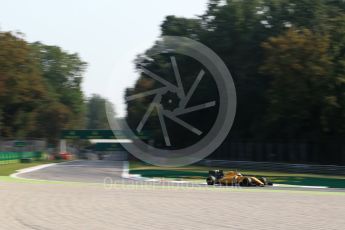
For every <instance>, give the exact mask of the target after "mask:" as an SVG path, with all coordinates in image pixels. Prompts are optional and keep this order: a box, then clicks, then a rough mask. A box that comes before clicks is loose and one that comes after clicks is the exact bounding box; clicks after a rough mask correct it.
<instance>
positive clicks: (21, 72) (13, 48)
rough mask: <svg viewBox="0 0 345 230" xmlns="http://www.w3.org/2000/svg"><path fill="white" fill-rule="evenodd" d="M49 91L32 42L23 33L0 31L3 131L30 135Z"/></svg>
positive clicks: (23, 135) (20, 135)
mask: <svg viewBox="0 0 345 230" xmlns="http://www.w3.org/2000/svg"><path fill="white" fill-rule="evenodd" d="M46 91H47V90H46V86H45V84H44V81H43V79H42V77H41V75H40V71H39V69H38V68H37V63H36V62H35V60H34V59H33V58H32V53H31V49H30V46H29V45H28V44H27V42H25V41H24V40H23V39H22V37H21V34H12V33H9V32H3V33H0V111H1V113H2V117H1V118H2V120H1V123H2V127H1V135H2V136H4V137H25V136H29V135H30V134H31V133H32V132H33V131H34V130H35V125H36V124H37V113H38V110H39V108H40V107H41V106H42V104H43V103H44V101H45V99H46V97H47V94H46Z"/></svg>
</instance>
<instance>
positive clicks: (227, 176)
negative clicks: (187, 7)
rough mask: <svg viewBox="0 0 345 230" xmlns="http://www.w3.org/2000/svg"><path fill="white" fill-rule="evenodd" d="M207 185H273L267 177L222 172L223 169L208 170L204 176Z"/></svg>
mask: <svg viewBox="0 0 345 230" xmlns="http://www.w3.org/2000/svg"><path fill="white" fill-rule="evenodd" d="M206 182H207V184H208V185H215V184H219V185H239V186H247V187H249V186H261V187H263V186H266V185H273V183H272V182H270V181H268V180H267V178H265V177H261V178H257V177H254V176H244V175H242V174H241V173H239V172H237V171H229V172H226V173H224V172H223V170H213V171H209V172H208V177H207V178H206Z"/></svg>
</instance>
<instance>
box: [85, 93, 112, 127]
mask: <svg viewBox="0 0 345 230" xmlns="http://www.w3.org/2000/svg"><path fill="white" fill-rule="evenodd" d="M106 103H110V106H109V110H111V111H108V112H109V113H111V114H109V116H115V110H114V108H113V106H112V104H111V102H110V101H108V100H107V99H105V98H103V97H101V96H100V95H97V94H94V95H92V96H91V97H90V98H89V99H88V100H87V103H86V115H87V122H86V128H87V129H111V128H110V127H109V122H108V118H107V113H106V110H105V105H106ZM111 108H112V109H111Z"/></svg>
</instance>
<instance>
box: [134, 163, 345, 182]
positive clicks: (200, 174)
mask: <svg viewBox="0 0 345 230" xmlns="http://www.w3.org/2000/svg"><path fill="white" fill-rule="evenodd" d="M129 169H130V173H131V174H140V175H142V176H143V177H151V178H168V179H177V180H194V181H200V182H205V178H206V177H207V175H208V171H209V170H213V169H222V170H224V171H230V170H234V169H230V168H216V167H206V166H198V165H191V166H185V167H176V168H164V167H158V166H153V165H149V164H145V163H142V162H130V164H129ZM239 171H240V172H241V173H242V174H244V175H252V176H257V177H267V178H269V180H271V181H272V182H273V183H276V184H290V185H302V186H326V187H330V188H345V176H331V175H317V174H299V173H298V174H297V173H283V172H266V171H249V170H239Z"/></svg>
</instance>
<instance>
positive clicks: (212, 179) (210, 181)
mask: <svg viewBox="0 0 345 230" xmlns="http://www.w3.org/2000/svg"><path fill="white" fill-rule="evenodd" d="M206 183H207V185H214V184H215V183H216V178H215V177H214V176H209V177H207V178H206Z"/></svg>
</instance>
